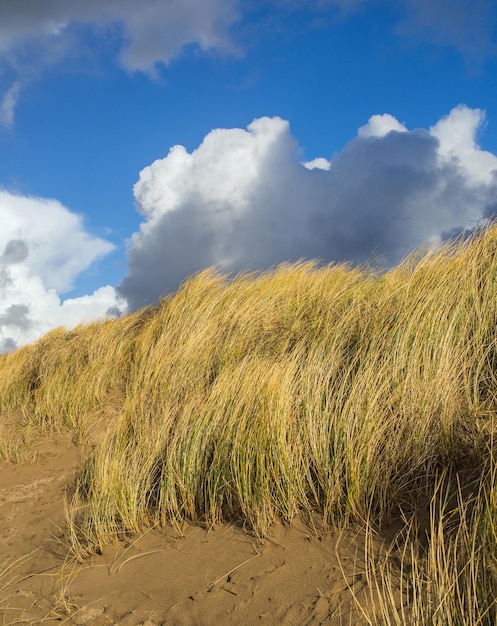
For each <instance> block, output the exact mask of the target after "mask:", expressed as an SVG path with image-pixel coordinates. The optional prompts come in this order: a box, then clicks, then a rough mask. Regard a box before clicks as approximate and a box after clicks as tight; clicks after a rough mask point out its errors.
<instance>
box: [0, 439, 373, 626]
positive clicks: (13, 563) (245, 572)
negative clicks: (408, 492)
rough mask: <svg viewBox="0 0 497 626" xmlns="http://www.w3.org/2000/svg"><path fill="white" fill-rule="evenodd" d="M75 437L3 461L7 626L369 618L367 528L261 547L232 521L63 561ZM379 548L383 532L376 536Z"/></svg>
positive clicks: (0, 607) (293, 535) (1, 540)
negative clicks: (17, 460)
mask: <svg viewBox="0 0 497 626" xmlns="http://www.w3.org/2000/svg"><path fill="white" fill-rule="evenodd" d="M78 455H79V451H78V449H77V448H75V447H74V446H73V445H72V444H71V442H70V440H69V439H60V438H59V439H52V440H49V441H46V442H44V443H43V445H41V446H40V448H39V451H38V455H37V460H36V461H35V462H32V463H25V464H17V465H13V464H8V463H5V462H2V463H0V529H1V535H0V624H39V623H43V624H47V625H50V624H61V623H62V624H78V625H79V624H89V625H93V626H107V625H109V624H124V625H129V626H132V625H133V626H134V625H138V624H142V625H143V626H154V625H159V624H171V625H178V626H180V625H181V626H183V625H184V626H187V625H188V626H190V625H191V626H193V625H199V626H201V625H211V624H212V625H224V624H226V625H227V624H230V625H231V624H234V625H237V624H239V625H244V626H246V625H251V624H274V625H276V624H283V625H304V624H305V625H313V626H314V625H317V624H326V625H329V626H334V625H338V624H354V625H355V624H360V623H365V622H364V620H363V619H361V617H360V614H358V613H357V611H358V610H359V609H357V606H358V605H361V606H366V605H368V604H369V603H370V602H371V599H370V598H371V597H370V588H369V585H368V582H367V576H366V575H365V565H364V534H363V533H361V532H353V531H347V532H346V533H342V534H340V535H338V534H333V533H331V532H325V531H323V530H321V531H316V530H312V529H311V528H310V527H309V526H308V525H306V524H305V523H304V522H303V521H302V520H300V519H297V520H295V521H294V522H293V523H292V524H291V525H283V524H275V525H274V526H273V527H272V529H271V532H270V535H269V537H268V539H267V540H266V541H265V542H264V543H261V542H260V541H258V540H257V539H256V538H255V537H254V536H252V535H251V534H250V533H248V532H246V531H244V530H243V529H241V528H239V527H237V526H235V525H226V526H218V527H216V528H212V529H209V530H206V529H205V528H200V527H197V526H187V527H186V528H185V531H184V536H182V537H179V536H178V534H177V533H176V532H175V531H174V530H173V529H165V530H164V529H161V530H157V529H153V530H150V531H148V532H146V533H144V534H142V535H139V536H134V537H131V538H129V539H128V540H127V541H125V542H120V543H116V544H113V545H111V546H109V547H108V548H106V549H105V551H104V553H103V554H102V555H95V556H93V557H91V558H88V560H87V561H86V562H85V563H83V564H78V563H75V562H71V561H69V560H68V559H67V548H66V546H65V545H64V541H63V525H64V509H65V506H66V502H67V496H66V489H67V485H68V484H70V481H71V477H72V476H73V475H74V470H75V467H76V465H77V462H78ZM377 541H378V552H380V551H381V549H380V543H381V542H380V539H379V538H378V540H377Z"/></svg>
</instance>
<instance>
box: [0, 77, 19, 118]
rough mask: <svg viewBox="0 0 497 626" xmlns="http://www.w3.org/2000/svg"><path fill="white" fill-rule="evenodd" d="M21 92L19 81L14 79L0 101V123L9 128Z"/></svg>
mask: <svg viewBox="0 0 497 626" xmlns="http://www.w3.org/2000/svg"><path fill="white" fill-rule="evenodd" d="M20 92H21V83H20V82H19V81H16V82H15V83H14V84H13V85H11V87H9V89H8V90H7V92H6V93H5V95H4V97H3V100H2V102H1V103H0V125H2V126H6V127H7V128H10V127H11V126H12V125H13V123H14V113H15V108H16V105H17V100H18V99H19V94H20Z"/></svg>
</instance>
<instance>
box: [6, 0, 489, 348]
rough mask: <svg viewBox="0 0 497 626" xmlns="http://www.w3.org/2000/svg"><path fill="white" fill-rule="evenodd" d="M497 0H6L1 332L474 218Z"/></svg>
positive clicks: (365, 255)
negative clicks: (212, 275)
mask: <svg viewBox="0 0 497 626" xmlns="http://www.w3.org/2000/svg"><path fill="white" fill-rule="evenodd" d="M494 5H495V3H494V2H493V1H490V0H473V1H472V2H470V1H468V0H452V1H451V2H448V1H447V0H431V1H428V0H401V1H397V2H393V0H391V1H390V0H383V1H382V0H362V1H361V0H321V1H319V0H315V1H307V2H303V1H299V0H293V1H292V0H273V1H272V2H270V1H268V2H258V1H256V0H252V1H250V0H239V1H237V0H184V1H183V2H182V3H175V2H169V1H165V0H164V1H160V0H143V1H142V2H140V3H136V2H134V1H133V2H132V1H131V0H98V1H97V0H88V1H87V2H86V3H84V4H82V3H79V2H77V1H76V0H64V1H62V0H16V1H15V2H14V1H13V0H4V1H1V0H0V122H1V125H0V220H1V221H0V351H1V350H8V349H12V348H14V347H16V346H18V345H21V344H23V343H25V342H27V341H32V340H34V339H36V338H37V337H38V336H40V335H41V334H42V333H44V332H46V331H47V330H49V329H50V328H52V327H54V326H57V325H59V324H64V325H67V326H71V325H74V324H76V323H79V322H81V321H86V320H89V319H92V318H94V317H95V316H102V315H104V314H106V312H107V311H109V310H110V311H111V312H114V313H115V312H117V311H121V312H124V311H126V310H134V309H136V308H139V307H140V306H143V305H145V304H148V303H150V302H154V301H156V300H157V299H158V298H159V297H160V296H161V295H162V294H164V293H166V292H168V291H172V290H175V289H176V288H177V287H178V285H179V284H180V283H181V281H182V280H184V279H185V278H186V277H187V276H188V275H190V274H192V273H195V272H197V271H199V270H201V269H203V268H204V267H207V266H210V265H216V266H217V267H219V268H220V269H221V270H223V271H226V272H232V271H239V270H240V269H245V268H252V269H253V268H263V267H269V266H272V265H275V264H277V263H279V262H282V261H285V260H297V259H299V258H303V257H304V258H320V259H322V260H324V261H344V260H348V261H351V262H358V263H360V262H364V261H367V260H369V259H371V258H374V259H377V260H378V263H379V264H380V265H382V266H391V265H395V264H396V263H398V262H399V261H400V260H401V258H403V257H404V256H405V254H407V253H408V252H409V251H410V250H412V249H413V248H415V247H417V246H419V245H420V244H422V243H423V242H428V243H436V242H439V241H441V240H444V239H447V238H448V237H450V236H452V235H453V234H456V233H458V232H460V231H461V230H463V229H465V228H472V227H474V226H475V225H476V223H478V221H479V220H480V219H481V218H482V217H485V216H489V215H491V214H492V213H493V210H494V209H497V156H496V155H497V81H496V77H497V10H496V7H495V6H494ZM216 129H217V130H216ZM174 146H182V147H181V148H180V147H176V148H175V147H174ZM316 159H320V160H319V161H316Z"/></svg>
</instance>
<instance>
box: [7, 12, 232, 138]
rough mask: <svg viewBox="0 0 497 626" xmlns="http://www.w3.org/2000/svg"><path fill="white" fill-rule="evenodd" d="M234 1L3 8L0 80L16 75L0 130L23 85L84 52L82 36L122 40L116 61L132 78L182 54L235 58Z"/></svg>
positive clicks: (11, 110) (10, 119)
mask: <svg viewBox="0 0 497 626" xmlns="http://www.w3.org/2000/svg"><path fill="white" fill-rule="evenodd" d="M238 1H239V0H181V1H167V2H164V1H163V0H140V2H137V1H136V0H85V2H80V0H42V1H41V0H15V1H13V2H5V1H4V2H0V76H1V70H2V69H6V68H8V69H9V73H13V74H14V75H15V76H16V80H15V83H14V85H13V86H11V87H10V88H9V89H8V90H7V91H6V92H5V93H4V94H3V96H2V95H1V94H0V123H1V124H3V125H5V126H9V125H11V124H12V121H13V118H14V110H15V105H16V102H17V99H18V96H19V92H20V89H21V86H24V85H25V84H27V83H29V82H31V81H32V80H34V79H36V78H37V76H38V75H39V74H40V73H41V72H42V71H43V69H44V68H45V67H47V66H49V65H53V64H55V63H58V62H60V61H61V60H62V59H64V58H65V57H66V56H67V55H68V54H69V53H70V52H74V51H75V50H77V49H78V47H81V43H82V37H84V34H85V31H87V30H88V29H91V31H92V34H93V36H95V34H96V35H97V36H100V37H101V38H105V37H106V36H108V35H110V40H111V41H112V42H114V41H116V36H117V37H119V41H120V50H119V57H120V61H121V63H122V65H123V66H124V67H125V68H126V69H128V70H131V71H135V70H140V71H144V72H149V73H152V74H153V73H154V71H155V66H156V64H158V63H165V64H167V63H169V62H170V61H171V60H172V59H174V58H175V57H177V56H179V55H180V54H181V52H182V51H183V49H184V48H185V47H186V46H189V45H195V46H197V47H198V48H200V49H201V50H203V51H209V50H217V51H219V52H221V53H234V52H236V51H237V48H236V45H235V43H234V42H233V41H232V39H231V37H230V34H229V30H230V27H231V26H232V25H233V24H234V23H235V22H236V21H237V20H238V19H239V17H240V16H239V11H238Z"/></svg>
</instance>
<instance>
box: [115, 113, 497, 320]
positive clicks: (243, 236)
mask: <svg viewBox="0 0 497 626" xmlns="http://www.w3.org/2000/svg"><path fill="white" fill-rule="evenodd" d="M483 123H484V113H483V112H482V111H480V110H477V109H469V108H467V107H465V106H459V107H457V108H455V109H453V110H452V111H451V112H450V113H449V115H447V116H446V117H444V118H443V119H441V120H439V121H438V122H437V123H436V124H435V125H434V126H433V127H432V128H430V129H415V130H408V129H407V128H406V127H405V125H403V124H401V123H400V122H399V121H398V120H396V119H395V118H394V117H393V116H391V115H388V114H383V115H375V116H373V117H372V118H371V119H370V120H369V122H368V123H367V124H366V125H365V126H362V127H361V128H360V129H359V130H358V134H357V136H356V137H355V138H354V139H352V140H351V141H350V142H349V143H348V144H347V145H346V146H345V148H344V149H343V150H342V151H341V152H340V153H339V154H337V155H336V156H334V157H333V158H332V159H331V160H328V159H325V158H324V157H318V158H317V159H314V160H313V161H310V162H306V163H301V162H299V147H298V143H297V141H296V139H295V138H294V137H292V135H291V133H290V129H289V124H288V122H286V121H284V120H282V119H280V118H277V117H274V118H261V119H257V120H255V121H254V122H252V123H251V124H250V125H249V126H248V127H247V129H246V130H244V129H217V130H213V131H212V132H210V133H209V134H208V135H207V136H206V137H205V139H204V141H203V142H202V144H201V145H200V146H199V147H198V148H197V149H196V150H194V151H193V152H192V153H188V152H187V151H186V150H185V148H184V147H182V146H174V147H173V148H171V150H170V151H169V154H168V155H167V156H166V157H165V158H164V159H160V160H158V161H155V162H154V163H152V164H151V165H150V166H149V167H146V168H145V169H144V170H143V171H142V172H141V173H140V177H139V180H138V182H137V183H136V185H135V187H134V193H135V198H136V204H137V208H138V210H139V211H140V212H141V213H142V215H143V217H144V221H143V223H142V225H141V227H140V232H138V233H135V234H134V235H133V236H132V238H131V241H130V246H129V250H128V276H127V277H126V278H125V279H124V280H123V282H122V284H121V285H120V286H119V288H118V291H119V293H120V294H121V295H122V296H123V297H124V298H126V300H127V302H128V304H129V306H130V308H131V309H136V308H139V307H141V306H143V305H145V304H148V303H151V302H154V301H156V300H157V299H159V298H160V297H161V296H162V295H163V294H164V293H166V292H168V291H171V290H175V289H177V287H178V286H179V284H180V283H181V282H182V281H183V280H184V279H185V278H186V277H187V276H189V275H190V274H192V273H194V272H196V271H198V270H201V269H203V268H205V267H207V266H210V265H216V266H217V267H219V268H220V269H221V270H223V271H227V272H236V271H239V270H242V269H244V268H252V269H254V268H267V267H270V266H273V265H275V264H277V263H280V262H282V261H287V260H293V261H295V260H298V259H300V258H319V259H321V260H323V261H352V262H356V263H357V262H359V263H360V262H366V261H371V260H372V259H375V260H376V262H378V263H379V264H380V265H383V266H392V265H395V264H396V263H398V262H399V261H400V260H401V259H402V258H403V257H404V256H405V255H406V254H407V253H408V252H409V251H411V250H412V249H413V248H414V247H417V246H419V245H420V244H422V243H423V242H427V241H431V242H436V241H441V240H443V239H444V238H446V237H447V236H448V234H449V233H451V232H456V231H457V230H461V229H464V228H471V227H474V226H475V225H476V224H477V222H478V220H480V219H481V218H482V217H483V216H485V215H488V214H489V211H490V208H491V207H495V206H496V202H497V157H496V156H495V155H494V154H491V153H488V152H484V151H483V150H481V148H480V147H479V145H478V143H477V134H478V132H479V129H480V128H481V126H482V124H483Z"/></svg>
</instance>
